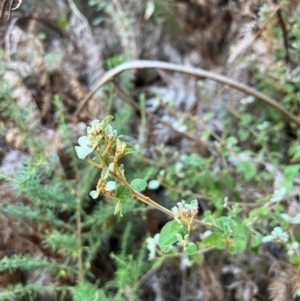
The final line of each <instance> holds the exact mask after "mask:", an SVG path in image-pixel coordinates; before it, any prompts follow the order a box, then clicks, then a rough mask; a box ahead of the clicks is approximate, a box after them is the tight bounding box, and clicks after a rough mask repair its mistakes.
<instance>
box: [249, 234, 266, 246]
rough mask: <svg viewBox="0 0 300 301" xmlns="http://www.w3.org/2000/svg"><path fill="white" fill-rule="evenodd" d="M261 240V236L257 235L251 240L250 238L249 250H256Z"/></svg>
mask: <svg viewBox="0 0 300 301" xmlns="http://www.w3.org/2000/svg"><path fill="white" fill-rule="evenodd" d="M262 239H263V236H262V235H260V234H258V235H254V236H253V237H252V238H251V242H250V247H251V248H256V247H258V246H259V245H260V244H261V242H262Z"/></svg>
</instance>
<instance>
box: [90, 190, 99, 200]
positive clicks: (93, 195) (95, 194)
mask: <svg viewBox="0 0 300 301" xmlns="http://www.w3.org/2000/svg"><path fill="white" fill-rule="evenodd" d="M90 196H91V197H92V198H93V199H96V198H97V197H98V196H99V193H98V192H97V191H96V190H92V191H91V192H90Z"/></svg>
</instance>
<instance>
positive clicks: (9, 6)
mask: <svg viewBox="0 0 300 301" xmlns="http://www.w3.org/2000/svg"><path fill="white" fill-rule="evenodd" d="M14 2H15V1H14V0H4V1H3V3H2V6H1V10H0V11H1V13H0V19H3V18H4V16H5V13H6V10H8V16H7V20H9V19H10V16H11V11H12V10H15V9H18V8H19V7H20V5H21V4H22V0H18V3H17V4H16V6H14V7H13V4H14Z"/></svg>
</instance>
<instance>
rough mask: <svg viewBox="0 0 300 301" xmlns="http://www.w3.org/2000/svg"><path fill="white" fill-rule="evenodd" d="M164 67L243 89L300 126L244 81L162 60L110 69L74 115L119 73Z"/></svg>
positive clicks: (289, 115)
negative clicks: (240, 81) (243, 82)
mask: <svg viewBox="0 0 300 301" xmlns="http://www.w3.org/2000/svg"><path fill="white" fill-rule="evenodd" d="M149 68H154V69H164V70H169V71H174V72H181V73H184V74H189V75H193V76H197V77H202V78H209V79H211V80H214V81H216V82H219V83H222V84H224V85H228V86H230V87H232V88H234V89H237V90H239V91H242V92H244V93H246V94H249V95H252V96H254V97H256V98H257V99H259V100H261V101H263V102H264V103H265V104H267V105H268V106H270V107H272V108H274V109H276V110H277V111H279V112H280V113H281V114H282V115H283V116H285V117H286V118H287V119H289V120H290V121H292V122H294V123H295V124H296V125H298V126H299V127H300V120H299V119H298V118H297V117H296V116H294V115H293V114H291V113H290V112H288V111H287V110H286V109H285V108H284V107H283V106H281V105H280V104H279V103H278V102H277V101H275V100H274V99H272V98H270V97H269V96H266V95H265V94H263V93H261V92H258V91H257V90H255V89H252V88H250V87H249V86H247V85H244V84H242V83H239V82H236V81H234V80H232V79H230V78H228V77H226V76H223V75H220V74H216V73H213V72H209V71H206V70H203V69H200V68H192V67H187V66H182V65H177V64H172V63H167V62H160V61H143V60H138V61H131V62H127V63H123V64H120V65H119V66H117V67H115V68H113V69H111V70H110V71H108V72H106V73H105V74H104V75H103V77H102V78H101V79H100V81H99V82H98V84H97V85H96V86H95V87H94V88H93V89H92V90H91V91H90V92H89V93H88V94H87V96H86V97H85V98H84V99H83V100H82V101H81V103H80V104H79V106H78V108H77V110H76V112H75V113H74V117H75V116H77V115H78V113H79V112H80V111H81V110H82V108H83V107H84V106H85V105H86V103H87V102H88V100H89V99H90V98H91V97H92V96H93V95H94V94H95V92H96V91H97V90H98V89H100V88H101V87H102V86H103V85H105V84H106V83H108V82H110V81H111V80H113V79H114V78H115V77H116V76H117V75H118V74H120V73H122V72H123V71H125V70H130V69H149Z"/></svg>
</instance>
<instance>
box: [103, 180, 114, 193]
mask: <svg viewBox="0 0 300 301" xmlns="http://www.w3.org/2000/svg"><path fill="white" fill-rule="evenodd" d="M116 188H117V183H116V182H115V181H108V182H107V183H106V185H105V190H106V191H113V190H116Z"/></svg>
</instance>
